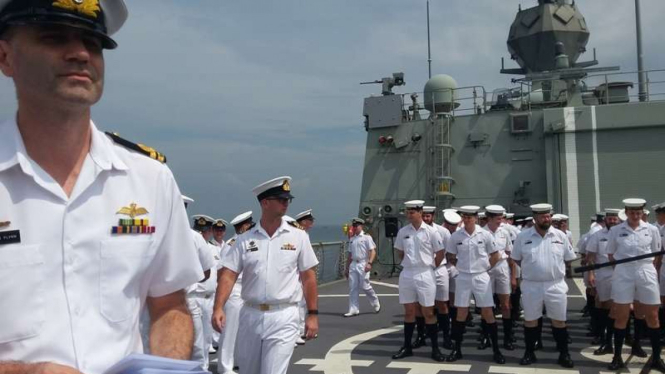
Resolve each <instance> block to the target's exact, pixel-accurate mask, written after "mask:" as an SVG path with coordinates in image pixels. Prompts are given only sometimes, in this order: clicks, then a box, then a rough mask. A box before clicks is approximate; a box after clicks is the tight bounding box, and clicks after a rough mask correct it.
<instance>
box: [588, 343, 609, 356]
mask: <svg viewBox="0 0 665 374" xmlns="http://www.w3.org/2000/svg"><path fill="white" fill-rule="evenodd" d="M612 353H614V347H612V344H603V345H601V346H600V347H598V349H596V350H595V351H593V355H594V356H602V355H609V354H612Z"/></svg>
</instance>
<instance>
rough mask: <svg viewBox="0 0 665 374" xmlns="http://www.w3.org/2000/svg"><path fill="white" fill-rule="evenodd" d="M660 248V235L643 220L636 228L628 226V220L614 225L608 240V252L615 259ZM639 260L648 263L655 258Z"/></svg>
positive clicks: (655, 250)
mask: <svg viewBox="0 0 665 374" xmlns="http://www.w3.org/2000/svg"><path fill="white" fill-rule="evenodd" d="M660 248H661V242H660V235H655V234H654V232H653V229H652V228H651V226H650V225H649V224H648V223H645V222H642V221H640V225H639V226H638V227H637V228H636V229H635V230H633V229H632V228H631V227H630V226H628V222H627V221H626V222H623V223H620V224H618V225H616V226H614V227H612V229H611V230H610V236H609V240H608V242H607V253H608V254H611V255H612V256H613V257H614V259H615V260H622V259H624V258H630V257H635V256H639V255H644V254H647V253H652V252H657V251H660ZM638 262H640V263H645V264H648V263H652V262H653V259H652V258H645V259H642V260H639V261H638ZM618 266H620V265H618Z"/></svg>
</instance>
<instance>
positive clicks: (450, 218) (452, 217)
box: [443, 209, 462, 225]
mask: <svg viewBox="0 0 665 374" xmlns="http://www.w3.org/2000/svg"><path fill="white" fill-rule="evenodd" d="M443 219H444V220H445V221H446V222H448V224H450V225H458V224H459V223H460V222H462V217H461V216H460V215H459V214H457V212H456V211H455V209H445V210H444V211H443Z"/></svg>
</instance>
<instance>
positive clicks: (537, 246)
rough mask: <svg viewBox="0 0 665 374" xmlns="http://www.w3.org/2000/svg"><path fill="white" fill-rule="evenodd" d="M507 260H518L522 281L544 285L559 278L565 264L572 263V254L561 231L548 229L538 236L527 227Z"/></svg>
mask: <svg viewBox="0 0 665 374" xmlns="http://www.w3.org/2000/svg"><path fill="white" fill-rule="evenodd" d="M510 257H511V258H512V259H513V260H516V261H521V268H522V279H526V280H529V281H538V282H546V281H555V280H561V279H563V277H564V276H565V275H566V264H565V262H566V261H572V260H574V259H575V252H573V246H572V244H570V241H568V236H567V235H566V234H565V233H564V232H563V231H560V230H557V229H555V228H554V227H550V228H549V230H547V233H545V236H544V237H542V236H540V234H539V233H538V231H536V228H535V227H531V228H529V229H527V230H524V231H522V232H521V233H520V234H519V235H518V236H517V239H515V245H514V246H513V251H512V252H511V253H510Z"/></svg>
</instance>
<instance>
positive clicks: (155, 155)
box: [106, 131, 166, 164]
mask: <svg viewBox="0 0 665 374" xmlns="http://www.w3.org/2000/svg"><path fill="white" fill-rule="evenodd" d="M106 135H108V136H109V137H110V138H111V139H112V140H113V141H114V142H115V143H116V144H119V145H121V146H123V147H125V148H128V149H131V150H132V151H136V152H139V153H141V154H144V155H146V156H148V157H150V158H151V159H153V160H157V161H159V162H161V163H163V164H165V163H166V156H164V155H163V154H161V153H159V152H157V150H155V149H154V148H152V147H148V146H147V145H144V144H140V143H132V142H130V141H129V140H127V139H123V138H121V137H120V136H118V134H114V133H111V132H108V131H107V132H106Z"/></svg>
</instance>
